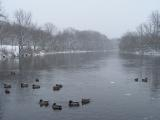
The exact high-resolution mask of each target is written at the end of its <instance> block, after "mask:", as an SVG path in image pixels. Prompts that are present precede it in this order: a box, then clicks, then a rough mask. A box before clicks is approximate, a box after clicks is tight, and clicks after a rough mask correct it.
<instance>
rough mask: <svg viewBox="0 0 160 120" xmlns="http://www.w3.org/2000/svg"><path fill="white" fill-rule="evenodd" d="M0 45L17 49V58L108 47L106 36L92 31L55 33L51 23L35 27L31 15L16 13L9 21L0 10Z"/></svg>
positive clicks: (105, 48) (57, 31) (22, 11)
mask: <svg viewBox="0 0 160 120" xmlns="http://www.w3.org/2000/svg"><path fill="white" fill-rule="evenodd" d="M0 44H1V45H12V46H19V55H20V56H21V55H23V54H24V53H28V54H33V53H36V52H39V51H42V50H43V51H45V52H51V51H72V50H83V51H93V50H94V51H96V50H108V49H110V48H111V43H110V41H109V39H108V38H107V36H105V35H103V34H101V33H99V32H96V31H90V30H88V31H79V30H76V29H73V28H67V29H65V30H63V31H59V30H58V29H57V27H56V26H55V25H53V24H52V23H50V22H49V23H46V24H44V25H43V26H38V25H37V24H36V23H33V20H32V14H31V12H26V11H24V10H22V9H19V10H17V11H16V12H15V14H14V20H13V21H11V20H9V19H8V18H7V17H6V15H5V14H4V12H2V10H1V9H0Z"/></svg>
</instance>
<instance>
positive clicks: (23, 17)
mask: <svg viewBox="0 0 160 120" xmlns="http://www.w3.org/2000/svg"><path fill="white" fill-rule="evenodd" d="M31 22H32V15H31V13H30V12H25V11H24V10H22V9H20V10H17V11H16V12H15V24H16V25H17V26H16V28H17V30H16V35H17V39H18V44H19V56H20V57H21V56H22V55H23V52H24V44H25V40H26V39H27V37H28V29H27V28H29V27H30V25H31Z"/></svg>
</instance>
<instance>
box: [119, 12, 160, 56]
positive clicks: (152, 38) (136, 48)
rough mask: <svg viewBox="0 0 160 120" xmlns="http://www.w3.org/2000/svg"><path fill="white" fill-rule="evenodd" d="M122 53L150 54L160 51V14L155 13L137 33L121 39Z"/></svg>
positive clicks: (139, 27)
mask: <svg viewBox="0 0 160 120" xmlns="http://www.w3.org/2000/svg"><path fill="white" fill-rule="evenodd" d="M119 48H120V51H125V52H140V53H142V54H143V53H144V52H149V51H156V52H158V51H159V50H160V13H159V11H153V12H152V13H151V15H150V16H149V21H148V22H145V23H142V24H140V25H139V26H138V27H137V29H136V31H133V32H127V33H125V34H124V35H123V36H122V37H121V38H120V43H119Z"/></svg>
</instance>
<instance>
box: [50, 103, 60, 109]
mask: <svg viewBox="0 0 160 120" xmlns="http://www.w3.org/2000/svg"><path fill="white" fill-rule="evenodd" d="M52 109H53V110H62V106H61V105H56V103H53V105H52Z"/></svg>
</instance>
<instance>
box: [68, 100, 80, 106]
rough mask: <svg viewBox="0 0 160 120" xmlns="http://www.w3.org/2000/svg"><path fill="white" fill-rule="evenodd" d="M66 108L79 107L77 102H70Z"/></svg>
mask: <svg viewBox="0 0 160 120" xmlns="http://www.w3.org/2000/svg"><path fill="white" fill-rule="evenodd" d="M68 106H69V107H79V106H80V105H79V102H74V101H72V100H70V101H69V103H68Z"/></svg>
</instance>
